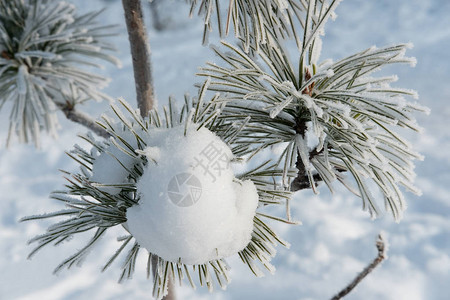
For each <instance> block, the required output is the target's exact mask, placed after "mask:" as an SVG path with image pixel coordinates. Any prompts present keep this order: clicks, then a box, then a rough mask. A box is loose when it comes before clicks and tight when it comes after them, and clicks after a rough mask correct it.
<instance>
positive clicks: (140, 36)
mask: <svg viewBox="0 0 450 300" xmlns="http://www.w3.org/2000/svg"><path fill="white" fill-rule="evenodd" d="M122 5H123V9H124V12H125V22H126V24H127V30H128V38H129V40H130V50H131V57H132V60H133V71H134V81H135V84H136V101H137V103H138V108H139V110H140V111H141V115H142V116H146V115H147V114H148V111H149V110H151V109H152V108H153V103H154V93H153V78H152V71H151V62H150V46H149V42H148V38H147V31H146V29H145V24H144V20H143V18H142V16H143V14H142V7H141V3H140V0H122Z"/></svg>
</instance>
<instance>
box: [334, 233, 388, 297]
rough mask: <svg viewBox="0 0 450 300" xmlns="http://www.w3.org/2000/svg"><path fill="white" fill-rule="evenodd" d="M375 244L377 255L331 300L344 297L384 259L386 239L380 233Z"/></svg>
mask: <svg viewBox="0 0 450 300" xmlns="http://www.w3.org/2000/svg"><path fill="white" fill-rule="evenodd" d="M376 246H377V249H378V255H377V257H376V258H375V259H374V260H373V261H372V263H371V264H369V265H368V266H367V267H366V268H365V269H364V270H363V271H362V272H361V273H359V274H358V276H356V278H355V279H353V281H352V282H350V284H349V285H347V286H346V287H345V288H344V289H343V290H342V291H340V292H339V293H338V294H337V295H336V296H334V297H333V298H331V300H339V299H341V298H342V297H345V296H346V295H347V294H348V293H350V292H351V291H352V290H353V289H354V288H355V287H356V286H357V285H358V284H359V283H360V282H361V281H362V280H363V279H364V278H365V277H366V276H367V275H369V274H370V273H371V272H372V271H373V270H374V269H375V268H376V267H377V266H378V265H379V264H380V263H381V262H382V261H383V260H384V259H386V258H387V257H386V251H387V246H386V241H385V239H384V238H383V236H382V235H381V234H379V235H378V239H377V242H376Z"/></svg>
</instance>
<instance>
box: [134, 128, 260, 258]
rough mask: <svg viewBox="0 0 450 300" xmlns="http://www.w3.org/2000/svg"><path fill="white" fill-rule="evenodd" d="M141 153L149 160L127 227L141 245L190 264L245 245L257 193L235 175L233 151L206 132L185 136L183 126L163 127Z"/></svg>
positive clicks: (190, 131) (219, 255) (254, 188)
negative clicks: (149, 145)
mask: <svg viewBox="0 0 450 300" xmlns="http://www.w3.org/2000/svg"><path fill="white" fill-rule="evenodd" d="M140 153H141V154H143V155H146V156H148V158H149V159H148V164H147V165H146V167H145V169H144V174H143V175H142V177H141V179H140V181H139V182H138V184H137V189H138V192H139V193H140V200H139V204H138V205H136V206H133V207H131V208H129V209H128V210H127V219H128V221H127V228H128V230H129V232H130V233H131V234H132V235H133V236H134V237H135V238H136V240H137V242H138V243H139V244H140V245H141V246H142V247H144V248H146V249H147V250H148V251H149V252H151V253H154V254H157V255H158V256H160V257H161V258H163V259H165V260H167V261H173V262H177V261H180V262H182V263H185V264H192V265H193V264H203V263H206V262H208V261H211V260H214V259H220V258H223V257H228V256H231V255H233V254H235V253H237V252H239V251H241V250H242V249H244V248H245V247H246V246H247V244H248V243H249V242H250V239H251V234H252V231H253V217H254V215H255V211H256V208H257V205H258V193H257V190H256V187H255V186H254V184H253V182H251V181H250V180H246V181H243V182H241V181H238V180H237V179H236V178H235V177H234V174H233V171H232V169H231V167H230V160H231V158H232V153H231V150H230V148H229V147H228V146H227V145H226V144H225V143H224V142H223V141H222V140H220V138H219V137H217V136H216V135H215V134H213V133H212V132H211V131H209V130H208V129H206V128H201V129H200V130H198V131H197V130H196V129H195V128H191V129H188V130H187V132H186V136H184V126H180V127H175V128H172V129H165V130H164V135H162V137H161V140H160V141H158V145H155V144H153V145H152V146H151V147H149V148H147V149H145V150H144V151H141V152H140Z"/></svg>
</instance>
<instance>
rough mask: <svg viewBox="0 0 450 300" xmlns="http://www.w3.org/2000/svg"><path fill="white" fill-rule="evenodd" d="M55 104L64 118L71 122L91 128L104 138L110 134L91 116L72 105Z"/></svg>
mask: <svg viewBox="0 0 450 300" xmlns="http://www.w3.org/2000/svg"><path fill="white" fill-rule="evenodd" d="M57 106H58V107H59V108H60V109H61V111H62V112H63V113H64V115H65V116H66V118H67V119H69V120H71V121H72V122H75V123H78V124H80V125H83V126H84V127H86V128H88V129H90V130H92V131H93V132H94V133H95V134H97V135H98V136H101V137H104V138H105V139H107V138H109V137H110V136H111V135H110V134H109V133H108V132H107V131H106V130H105V129H104V128H103V127H101V126H100V125H98V124H97V123H96V121H95V120H94V119H92V118H91V116H89V115H88V114H86V113H84V112H82V111H79V110H76V109H75V107H74V106H73V105H69V104H66V105H63V104H58V105H57Z"/></svg>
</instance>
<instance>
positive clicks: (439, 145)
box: [0, 0, 450, 300]
mask: <svg viewBox="0 0 450 300" xmlns="http://www.w3.org/2000/svg"><path fill="white" fill-rule="evenodd" d="M167 1H169V0H167ZM73 2H74V3H75V4H76V5H79V6H80V10H81V11H89V10H92V9H99V8H101V7H103V6H108V9H107V11H106V12H105V13H104V14H103V15H102V17H101V20H102V21H104V22H105V23H118V24H121V25H122V24H123V17H122V7H121V1H119V0H110V1H106V0H104V1H101V0H91V1H81V0H76V1H75V0H73ZM179 10H180V11H179V12H174V14H172V16H171V18H172V20H173V21H174V25H173V26H172V27H171V28H169V29H168V30H166V31H163V32H156V31H154V30H153V29H151V28H150V29H149V34H150V41H151V47H152V52H153V53H152V61H153V63H154V65H153V72H154V78H155V86H156V93H157V97H158V100H159V103H160V104H161V105H163V104H164V103H165V102H166V99H167V97H168V96H169V95H174V96H175V97H176V98H178V99H181V98H182V96H183V94H184V92H186V91H190V92H191V93H195V89H194V88H193V87H192V85H193V83H195V82H198V81H200V80H199V79H198V78H195V77H194V75H193V74H194V73H195V72H196V70H197V67H198V66H200V65H202V64H203V63H204V62H205V60H214V57H213V56H212V54H211V52H210V51H209V49H208V48H207V47H202V46H201V31H202V24H201V22H200V20H199V19H197V18H194V19H193V20H189V19H188V18H187V8H186V7H184V5H180V8H179ZM146 12H149V9H148V7H146ZM166 13H167V12H165V13H164V14H166ZM337 13H338V16H339V17H338V19H337V20H336V21H335V22H330V23H329V24H328V25H327V27H326V31H327V34H326V36H325V38H324V50H323V53H322V59H325V58H333V59H335V60H336V59H339V58H341V57H345V56H347V55H350V54H353V53H354V52H356V51H359V50H362V49H365V48H367V47H369V46H371V45H378V46H383V45H388V44H394V43H397V42H413V43H414V45H415V47H414V48H413V49H412V50H410V51H409V55H410V56H415V57H417V59H418V64H417V67H416V68H414V69H411V68H410V67H408V66H395V67H390V68H388V69H387V70H385V71H384V73H385V74H398V75H399V77H400V80H399V82H398V86H401V87H405V88H414V89H416V90H417V91H418V92H419V95H420V99H421V100H420V101H421V103H422V104H424V105H427V106H428V107H430V108H431V109H432V113H431V115H430V116H424V115H423V116H419V117H418V118H419V121H420V123H421V125H422V126H423V127H424V128H425V133H424V134H423V135H421V136H417V135H410V136H408V138H409V139H410V140H411V141H412V142H413V144H414V145H415V146H416V147H417V149H418V150H419V151H420V152H421V153H422V154H424V155H425V157H426V158H425V161H423V162H418V163H417V169H416V170H417V173H418V178H417V184H418V186H419V187H420V188H421V189H422V190H423V196H421V197H416V196H414V195H412V194H407V199H408V203H409V208H408V210H407V211H406V213H405V216H404V219H403V220H402V221H401V222H400V223H399V224H396V223H395V222H394V221H393V219H392V217H391V216H390V215H386V216H384V217H381V218H379V219H377V220H375V221H372V220H370V218H369V216H368V215H367V214H366V213H364V212H362V211H361V202H360V201H359V199H357V198H355V197H353V196H351V195H350V194H349V193H347V192H345V191H341V192H340V193H337V194H335V195H333V196H332V195H330V193H329V192H327V191H326V190H325V189H324V188H322V189H321V194H320V195H319V196H314V195H313V194H312V192H311V191H302V192H301V193H298V194H297V195H296V197H295V201H293V202H294V211H293V213H294V215H295V216H296V218H297V219H299V220H301V221H302V222H303V225H302V226H297V227H288V226H284V225H276V227H277V229H278V232H280V234H281V235H282V236H283V237H284V238H285V239H287V240H288V241H290V242H291V244H292V246H291V249H290V250H287V249H283V248H281V247H279V248H278V249H279V252H278V254H277V256H276V257H275V259H274V260H273V263H274V265H275V266H276V267H277V272H276V274H275V275H270V274H266V276H265V277H264V278H255V277H254V276H253V275H252V274H251V272H250V271H249V269H248V268H247V267H246V266H245V265H243V264H242V263H241V262H240V261H239V259H238V258H237V257H233V258H231V259H229V260H228V261H229V263H230V265H231V267H232V272H231V278H232V282H231V284H230V285H229V286H228V289H227V290H226V291H216V292H214V293H213V294H209V293H208V292H207V291H206V289H203V288H198V289H197V291H194V290H192V289H191V288H190V287H188V286H183V287H181V288H177V293H178V296H179V299H304V300H306V299H329V298H331V297H332V296H333V295H334V294H335V293H336V292H337V291H339V290H340V289H341V288H343V287H344V286H345V285H346V284H347V283H348V282H349V281H350V280H351V279H352V278H353V277H354V276H355V274H356V273H357V272H359V271H360V270H361V269H362V268H363V267H364V266H365V265H366V264H367V263H368V262H369V261H371V260H372V259H373V258H374V257H375V255H376V249H375V246H374V242H375V237H376V235H377V234H378V233H379V232H380V231H382V230H383V231H385V232H386V233H387V236H388V239H389V242H390V251H389V259H388V260H387V261H385V262H384V263H383V265H382V266H381V267H380V268H378V269H377V270H375V271H374V273H373V274H371V275H370V276H369V277H368V278H367V279H366V280H364V281H363V282H362V284H360V285H359V286H358V288H357V289H356V290H355V291H354V292H352V293H351V294H350V296H349V297H348V298H347V299H408V300H416V299H431V300H439V299H448V298H447V297H448V295H449V294H450V287H449V282H450V218H449V216H450V196H449V194H450V185H449V184H450V156H449V155H448V151H449V150H448V149H450V129H449V125H448V122H449V120H450V106H448V105H447V101H448V99H449V98H450V84H449V83H448V81H449V80H450V52H449V51H448V49H449V48H450V18H449V17H448V15H450V1H447V0H428V1H423V0H396V1H390V0H378V1H368V0H345V1H343V2H342V4H341V5H340V6H339V7H338V9H337ZM148 15H149V14H148ZM147 20H148V21H149V23H150V17H147ZM121 32H122V35H121V36H119V37H117V38H116V39H115V43H116V44H117V45H118V47H119V49H120V52H119V53H118V55H119V57H120V58H121V60H122V62H123V65H124V67H123V68H122V69H120V70H118V69H115V68H114V67H112V66H106V68H105V70H103V72H104V73H105V74H108V76H109V77H111V78H112V82H111V85H110V87H109V88H108V89H107V90H106V92H107V93H108V94H109V95H111V96H112V97H120V96H123V97H125V98H126V99H129V101H130V102H132V101H133V99H134V83H133V75H132V69H131V62H130V57H129V55H128V40H127V37H126V35H125V30H124V29H123V26H122V29H121ZM212 40H214V39H212ZM82 109H84V110H85V111H89V112H90V113H91V114H93V115H96V116H98V115H100V114H101V112H102V111H104V110H106V109H107V103H106V102H104V103H98V104H97V103H88V104H86V105H85V107H83V108H82ZM7 119H8V107H4V108H3V109H2V111H1V112H0V145H1V146H0V253H1V255H0V270H1V272H0V299H2V300H3V299H5V300H10V299H40V300H41V299H46V300H52V299H64V300H68V299H136V300H138V299H150V298H151V297H150V295H151V288H152V282H151V281H147V280H146V278H145V263H144V262H143V261H141V262H140V263H139V262H138V268H137V271H136V273H135V275H134V279H133V280H131V281H127V282H125V283H124V284H121V285H119V284H117V279H118V277H119V275H120V269H119V265H118V264H115V265H114V266H113V267H112V268H111V269H110V270H108V271H107V272H105V273H101V272H100V267H101V266H102V264H103V263H104V262H105V261H106V259H107V258H108V257H109V256H110V255H111V254H112V253H113V251H114V249H116V247H117V242H116V241H115V240H114V239H113V238H109V239H108V238H104V240H103V241H102V242H101V244H100V245H99V247H97V248H96V249H94V251H93V253H92V255H91V256H90V257H89V258H88V259H87V260H86V262H85V263H84V265H83V267H82V268H77V267H74V268H73V269H72V270H70V271H63V272H62V273H60V274H58V275H56V276H55V275H52V271H53V269H54V268H55V267H56V266H57V264H58V263H59V262H60V261H61V260H63V259H64V258H66V257H67V256H69V255H70V254H71V253H73V252H74V251H75V249H78V248H80V247H81V246H82V245H83V244H82V242H83V238H81V239H74V240H72V241H71V242H69V243H65V244H64V245H61V246H59V247H56V248H54V247H49V248H47V249H43V251H41V252H39V253H38V254H37V255H36V256H35V257H33V259H32V260H27V255H28V253H29V252H30V250H31V247H29V246H27V244H26V242H27V240H28V239H30V238H31V237H33V236H34V235H36V234H39V233H43V232H44V230H45V228H46V226H47V225H48V224H49V223H46V222H29V223H18V220H19V219H20V218H21V217H23V216H26V215H31V214H37V213H43V212H47V211H52V210H56V209H60V208H61V204H60V203H57V202H56V201H53V200H51V199H49V198H48V195H49V193H50V192H51V191H53V190H55V189H59V188H61V187H62V186H63V184H64V179H63V178H62V176H61V174H60V173H59V172H58V171H57V170H58V169H65V170H70V171H74V170H75V168H76V165H75V163H74V162H73V161H72V160H71V159H70V158H69V157H67V156H66V155H65V154H64V151H66V150H69V149H71V148H72V145H73V144H74V143H81V141H80V139H78V138H77V137H76V134H77V133H79V132H84V131H85V130H84V128H82V127H80V126H78V125H76V124H73V123H70V122H68V121H66V120H64V117H63V116H62V114H61V115H60V119H61V125H62V127H63V128H64V130H61V131H60V137H59V139H58V140H56V141H55V140H52V139H51V138H49V137H45V138H44V139H43V143H42V144H43V146H42V149H40V150H36V149H34V147H33V146H31V145H19V144H14V145H13V146H12V147H10V149H5V146H4V144H5V140H6V135H7ZM117 232H120V228H117ZM117 232H116V233H117ZM112 236H113V235H111V237H112Z"/></svg>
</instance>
